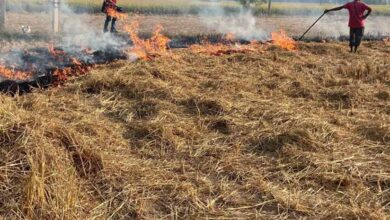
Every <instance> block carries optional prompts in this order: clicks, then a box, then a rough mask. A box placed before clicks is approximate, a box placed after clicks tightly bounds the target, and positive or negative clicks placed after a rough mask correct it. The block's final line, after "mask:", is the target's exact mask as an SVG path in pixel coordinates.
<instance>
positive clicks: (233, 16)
mask: <svg viewBox="0 0 390 220" xmlns="http://www.w3.org/2000/svg"><path fill="white" fill-rule="evenodd" d="M199 16H200V19H201V21H202V22H203V23H204V24H205V25H206V27H207V28H208V29H211V30H213V31H216V32H218V33H222V34H230V33H232V34H234V36H235V37H236V38H238V39H244V40H248V41H249V40H266V39H267V38H268V36H269V32H268V31H266V30H265V29H264V27H261V25H260V24H258V22H257V19H256V17H255V16H254V14H253V12H252V11H251V10H249V9H245V8H244V7H241V8H240V9H239V10H238V11H237V12H234V13H232V12H229V11H227V10H226V9H225V8H224V7H223V5H222V3H221V1H218V0H212V1H211V4H209V6H206V8H205V9H203V10H201V12H200V13H199Z"/></svg>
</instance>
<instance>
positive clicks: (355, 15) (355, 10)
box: [324, 0, 372, 53]
mask: <svg viewBox="0 0 390 220" xmlns="http://www.w3.org/2000/svg"><path fill="white" fill-rule="evenodd" d="M341 9H347V10H348V12H349V24H348V26H349V28H350V31H349V46H350V47H351V52H355V53H356V51H357V49H358V47H359V45H360V43H361V41H362V38H363V35H364V20H365V19H366V18H367V17H368V16H369V15H370V14H371V12H372V9H371V8H370V7H369V6H368V5H366V4H364V3H363V2H361V0H354V1H353V2H349V3H347V4H345V5H343V6H340V7H336V8H332V9H326V10H325V12H324V13H328V12H330V11H339V10H341ZM365 11H367V13H366V14H364V12H365Z"/></svg>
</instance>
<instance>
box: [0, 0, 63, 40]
mask: <svg viewBox="0 0 390 220" xmlns="http://www.w3.org/2000/svg"><path fill="white" fill-rule="evenodd" d="M0 1H1V0H0ZM52 1H53V11H52V27H53V32H54V33H55V34H56V33H58V32H59V31H60V0H52Z"/></svg>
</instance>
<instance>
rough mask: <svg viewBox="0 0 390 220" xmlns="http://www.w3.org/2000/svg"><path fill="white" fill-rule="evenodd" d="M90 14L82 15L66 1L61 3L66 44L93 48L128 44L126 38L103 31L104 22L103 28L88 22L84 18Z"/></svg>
mask: <svg viewBox="0 0 390 220" xmlns="http://www.w3.org/2000/svg"><path fill="white" fill-rule="evenodd" d="M84 16H88V14H85V15H81V16H80V14H77V13H76V12H74V11H73V10H72V9H71V8H70V7H69V5H68V4H67V2H66V1H62V5H61V20H62V25H61V34H62V36H63V37H62V42H61V43H62V44H64V46H65V47H66V46H68V47H72V46H81V47H84V48H90V49H93V50H104V49H105V48H107V47H114V48H121V47H123V46H124V45H126V44H127V42H126V41H125V40H124V39H121V38H119V37H116V36H115V35H113V34H110V33H103V23H104V20H103V19H102V26H101V29H97V28H96V27H93V26H91V25H89V24H88V23H86V22H85V21H87V20H88V19H86V18H85V19H83V17H84Z"/></svg>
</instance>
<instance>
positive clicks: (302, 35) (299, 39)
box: [299, 13, 325, 40]
mask: <svg viewBox="0 0 390 220" xmlns="http://www.w3.org/2000/svg"><path fill="white" fill-rule="evenodd" d="M324 15H325V13H323V14H322V15H321V16H320V17H319V18H318V19H317V20H316V21H315V22H314V23H313V24H312V25H311V26H310V27H309V28H308V29H307V30H306V31H305V33H303V34H302V36H301V37H300V38H299V40H302V38H303V37H304V36H305V35H306V34H307V32H309V31H310V30H311V28H312V27H313V26H314V25H316V24H317V22H318V21H319V20H321V18H322V17H324Z"/></svg>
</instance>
